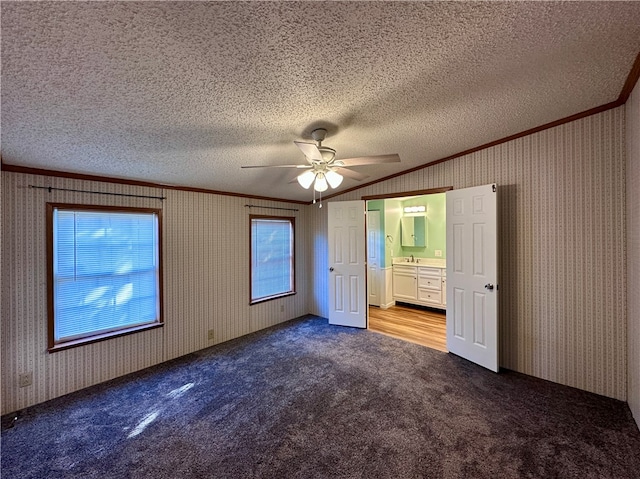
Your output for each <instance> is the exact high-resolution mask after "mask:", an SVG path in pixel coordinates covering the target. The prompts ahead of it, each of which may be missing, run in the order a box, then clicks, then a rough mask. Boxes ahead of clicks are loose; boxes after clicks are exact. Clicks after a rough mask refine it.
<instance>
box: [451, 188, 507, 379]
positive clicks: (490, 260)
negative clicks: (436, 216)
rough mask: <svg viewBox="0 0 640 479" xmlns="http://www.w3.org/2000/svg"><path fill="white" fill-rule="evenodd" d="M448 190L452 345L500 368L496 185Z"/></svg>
mask: <svg viewBox="0 0 640 479" xmlns="http://www.w3.org/2000/svg"><path fill="white" fill-rule="evenodd" d="M446 195H447V198H446V201H447V273H446V274H447V296H446V298H447V301H448V303H447V349H448V350H449V351H450V352H452V353H454V354H457V355H458V356H461V357H463V358H465V359H468V360H469V361H472V362H474V363H476V364H479V365H481V366H484V367H485V368H487V369H490V370H491V371H496V372H497V371H498V285H497V282H498V281H497V279H498V278H497V275H498V261H497V259H498V251H497V213H496V210H497V200H496V196H497V193H496V185H495V184H492V185H484V186H476V187H474V188H465V189H461V190H452V191H447V193H446Z"/></svg>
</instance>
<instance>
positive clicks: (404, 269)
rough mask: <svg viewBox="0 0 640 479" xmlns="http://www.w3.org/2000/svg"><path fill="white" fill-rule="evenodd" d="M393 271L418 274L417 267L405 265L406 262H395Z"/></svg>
mask: <svg viewBox="0 0 640 479" xmlns="http://www.w3.org/2000/svg"><path fill="white" fill-rule="evenodd" d="M393 272H394V273H401V274H416V267H415V266H409V265H406V266H405V265H404V264H394V265H393Z"/></svg>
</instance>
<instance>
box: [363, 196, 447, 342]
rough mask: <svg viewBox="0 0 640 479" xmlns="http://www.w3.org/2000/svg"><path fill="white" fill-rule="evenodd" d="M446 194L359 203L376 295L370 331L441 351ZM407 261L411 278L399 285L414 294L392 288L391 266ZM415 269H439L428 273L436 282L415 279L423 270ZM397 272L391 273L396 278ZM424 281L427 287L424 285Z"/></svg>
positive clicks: (370, 283)
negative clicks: (363, 205) (364, 212)
mask: <svg viewBox="0 0 640 479" xmlns="http://www.w3.org/2000/svg"><path fill="white" fill-rule="evenodd" d="M450 189H451V188H440V189H433V190H423V191H415V192H407V193H401V194H394V195H385V196H384V197H377V198H363V199H365V200H366V209H367V256H368V261H367V262H368V265H369V267H368V274H367V276H368V281H367V283H368V284H367V287H368V289H369V291H370V292H371V291H373V292H375V294H373V295H371V294H370V295H369V302H368V304H369V307H368V313H369V320H368V328H369V329H370V330H371V331H374V332H377V333H382V334H385V335H388V336H392V337H395V338H398V339H402V340H405V341H409V342H413V343H417V344H421V345H423V346H426V347H429V348H432V349H436V350H439V351H445V352H446V351H447V348H446V309H445V304H446V294H445V293H444V291H446V267H445V266H446V265H445V257H446V203H445V191H448V190H450ZM405 260H409V261H410V262H408V263H402V267H403V268H405V269H407V268H408V269H409V270H411V271H413V273H412V274H409V275H408V277H407V278H405V279H406V282H405V281H403V282H402V283H403V284H405V283H406V284H405V285H406V286H407V287H408V288H409V289H410V290H411V289H413V293H405V292H404V291H402V292H401V291H399V290H397V289H396V288H394V286H393V285H394V282H393V277H394V264H398V263H400V262H403V261H405ZM371 265H373V266H372V267H371ZM418 265H419V266H421V267H422V266H424V267H428V266H434V267H436V266H438V267H439V268H438V269H435V273H433V271H431V272H430V274H437V276H439V277H438V278H435V279H433V278H431V277H429V278H425V277H423V276H422V275H420V278H419V277H418V276H419V275H418V271H423V270H424V268H420V269H418V268H417V267H418ZM398 269H399V268H397V267H396V268H395V270H396V276H398ZM440 271H443V272H444V273H441V272H440ZM398 279H400V278H398ZM426 281H428V284H424V283H425V282H426ZM419 285H420V286H419ZM424 288H427V289H426V290H425V289H424ZM425 291H426V293H427V294H428V295H429V297H427V296H426V294H425ZM431 293H433V294H431ZM428 306H432V307H428Z"/></svg>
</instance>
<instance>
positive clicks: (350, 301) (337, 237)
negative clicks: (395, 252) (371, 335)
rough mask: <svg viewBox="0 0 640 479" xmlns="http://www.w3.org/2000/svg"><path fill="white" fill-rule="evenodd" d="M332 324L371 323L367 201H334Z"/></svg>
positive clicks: (359, 325) (331, 219)
mask: <svg viewBox="0 0 640 479" xmlns="http://www.w3.org/2000/svg"><path fill="white" fill-rule="evenodd" d="M327 205H328V214H329V223H328V224H329V231H328V236H329V239H328V240H329V245H328V246H329V324H337V325H339V326H352V327H356V328H366V327H367V291H366V283H365V280H366V272H367V269H366V268H367V265H366V254H365V241H363V239H364V237H365V226H364V224H365V212H364V201H330V202H328V203H327Z"/></svg>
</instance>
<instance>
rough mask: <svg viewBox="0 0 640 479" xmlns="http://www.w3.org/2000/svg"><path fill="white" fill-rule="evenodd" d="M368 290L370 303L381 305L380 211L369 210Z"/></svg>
mask: <svg viewBox="0 0 640 479" xmlns="http://www.w3.org/2000/svg"><path fill="white" fill-rule="evenodd" d="M367 271H368V276H367V290H368V291H369V304H370V305H372V306H380V211H377V210H375V211H367Z"/></svg>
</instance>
